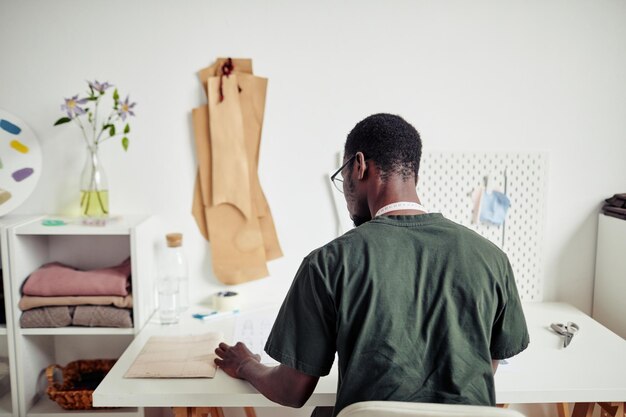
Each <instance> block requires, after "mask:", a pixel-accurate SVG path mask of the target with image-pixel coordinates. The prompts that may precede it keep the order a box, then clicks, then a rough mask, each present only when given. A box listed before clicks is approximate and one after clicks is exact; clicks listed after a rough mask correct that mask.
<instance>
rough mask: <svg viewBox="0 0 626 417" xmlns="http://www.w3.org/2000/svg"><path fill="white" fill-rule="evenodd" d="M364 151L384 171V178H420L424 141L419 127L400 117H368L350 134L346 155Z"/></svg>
mask: <svg viewBox="0 0 626 417" xmlns="http://www.w3.org/2000/svg"><path fill="white" fill-rule="evenodd" d="M359 151H360V152H363V155H365V158H366V159H372V160H373V161H374V163H375V164H376V166H377V167H378V169H380V170H381V178H382V180H383V181H385V180H386V179H387V178H388V177H389V175H391V174H394V173H396V174H400V175H402V179H403V180H408V179H409V178H411V177H413V176H414V177H415V178H417V173H418V171H419V167H420V158H421V156H422V140H421V139H420V135H419V133H418V132H417V130H416V129H415V128H414V127H413V125H411V124H410V123H409V122H407V121H406V120H404V119H403V118H402V117H400V116H396V115H393V114H387V113H378V114H373V115H371V116H368V117H366V118H365V119H363V120H361V121H360V122H359V123H357V124H356V126H354V128H353V129H352V131H351V132H350V133H349V134H348V139H347V140H346V145H345V148H344V156H345V157H347V158H349V157H351V156H352V155H354V154H355V153H357V152H359Z"/></svg>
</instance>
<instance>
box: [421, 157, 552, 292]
mask: <svg viewBox="0 0 626 417" xmlns="http://www.w3.org/2000/svg"><path fill="white" fill-rule="evenodd" d="M546 168H547V156H546V155H545V154H543V153H484V152H483V153H461V152H428V153H426V152H425V153H424V154H423V156H422V162H421V165H420V179H419V183H418V185H417V192H418V195H419V197H420V200H421V201H422V203H423V204H424V205H425V206H426V207H427V208H428V210H429V211H431V212H441V213H442V214H443V215H444V216H445V217H447V218H448V219H450V220H453V221H455V222H457V223H460V224H462V225H464V226H467V227H469V228H471V229H473V230H475V231H476V232H477V233H479V234H480V235H482V236H484V237H486V238H487V239H489V240H490V241H492V242H493V243H495V244H496V245H497V246H498V247H500V248H502V249H503V250H504V251H505V252H506V253H507V255H508V257H509V260H510V262H511V265H512V267H513V271H514V273H515V281H516V283H517V288H518V290H519V293H520V297H521V299H522V300H523V301H541V299H542V296H543V271H542V268H541V251H542V241H543V225H544V223H543V222H544V211H545V178H546V172H547V171H546ZM505 172H506V194H507V196H508V197H509V199H510V200H511V207H510V209H509V211H508V215H507V218H506V221H505V223H504V224H503V225H501V226H496V225H491V224H484V223H478V224H472V222H471V219H472V208H473V201H472V198H471V193H472V191H473V190H474V189H476V188H477V187H480V186H484V184H485V183H484V181H485V176H489V181H490V185H489V186H490V188H494V189H497V190H500V191H504V190H505Z"/></svg>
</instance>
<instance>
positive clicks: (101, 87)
mask: <svg viewBox="0 0 626 417" xmlns="http://www.w3.org/2000/svg"><path fill="white" fill-rule="evenodd" d="M87 82H88V83H89V88H91V89H92V90H95V91H97V92H99V93H100V94H102V93H104V91H105V90H106V89H107V88H110V87H113V84H109V83H108V82H103V83H100V82H98V80H95V81H94V82H91V81H87Z"/></svg>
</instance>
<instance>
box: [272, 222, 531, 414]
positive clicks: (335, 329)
mask: <svg viewBox="0 0 626 417" xmlns="http://www.w3.org/2000/svg"><path fill="white" fill-rule="evenodd" d="M528 342H529V337H528V331H527V328H526V321H525V319H524V314H523V312H522V308H521V304H520V299H519V295H518V293H517V288H516V285H515V280H514V278H513V272H512V270H511V266H510V264H509V261H508V259H507V257H506V255H505V254H504V253H503V252H502V251H501V250H500V249H498V248H497V247H496V246H495V245H494V244H492V243H491V242H489V241H488V240H487V239H485V238H483V237H481V236H480V235H478V234H477V233H475V232H473V231H472V230H470V229H468V228H466V227H463V226H461V225H458V224H456V223H454V222H452V221H450V220H447V219H446V218H444V217H443V216H442V215H441V214H439V213H431V214H422V215H415V216H382V217H377V218H375V219H373V220H371V221H369V222H367V223H365V224H363V225H361V226H359V227H357V228H355V229H353V230H351V231H349V232H348V233H346V234H344V235H343V236H341V237H339V238H337V239H335V240H333V241H332V242H330V243H328V244H326V245H325V246H323V247H321V248H319V249H317V250H314V251H313V252H311V253H310V254H309V255H308V256H307V257H306V258H305V259H304V260H303V262H302V265H301V266H300V269H299V270H298V273H297V275H296V277H295V279H294V281H293V284H292V286H291V288H290V290H289V292H288V294H287V296H286V298H285V300H284V302H283V305H282V307H281V309H280V312H279V314H278V317H277V319H276V322H275V324H274V327H273V329H272V331H271V333H270V337H269V339H268V341H267V344H266V346H265V351H266V352H267V353H268V354H269V355H270V356H271V357H273V358H274V359H276V360H277V361H279V362H280V363H282V364H284V365H287V366H289V367H292V368H295V369H297V370H299V371H301V372H303V373H306V374H308V375H314V376H324V375H327V374H328V373H329V371H330V368H331V366H332V364H333V361H334V358H335V352H337V354H338V358H339V359H338V361H339V363H338V368H339V384H338V387H337V401H336V404H335V410H334V414H335V415H336V414H337V413H339V411H341V409H343V408H344V407H346V406H348V405H350V404H352V403H355V402H358V401H369V400H388V401H411V402H438V403H462V404H476V405H495V392H494V379H493V370H492V367H491V360H492V359H504V358H508V357H511V356H513V355H515V354H517V353H519V352H521V351H522V350H524V349H525V348H526V346H527V345H528Z"/></svg>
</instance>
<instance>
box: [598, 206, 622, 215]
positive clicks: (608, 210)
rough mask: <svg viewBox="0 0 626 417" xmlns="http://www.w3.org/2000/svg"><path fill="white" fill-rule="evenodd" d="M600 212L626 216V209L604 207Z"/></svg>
mask: <svg viewBox="0 0 626 417" xmlns="http://www.w3.org/2000/svg"><path fill="white" fill-rule="evenodd" d="M602 211H604V213H614V214H619V215H621V216H626V208H619V207H611V206H604V207H602Z"/></svg>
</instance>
